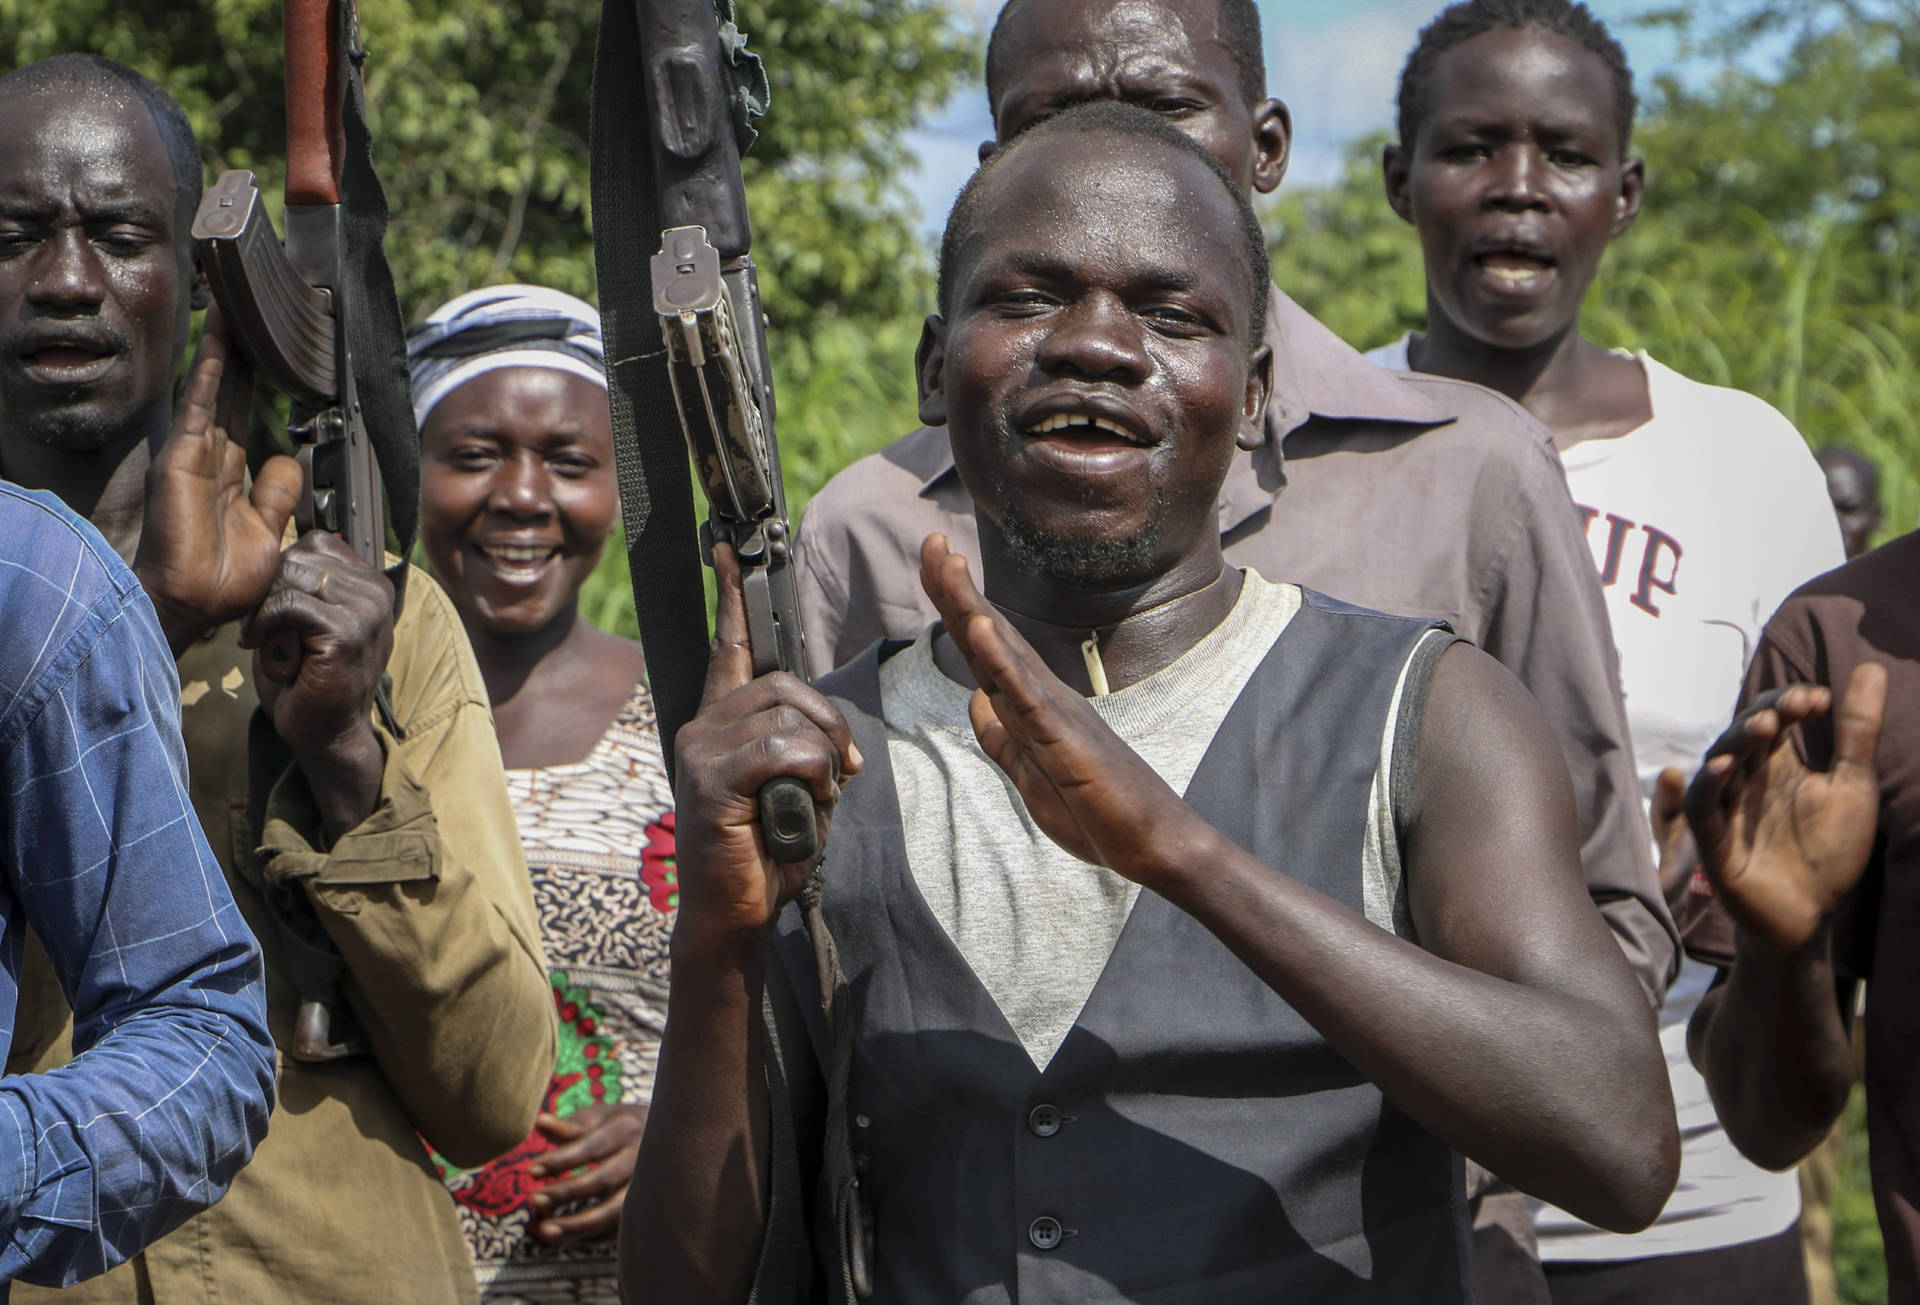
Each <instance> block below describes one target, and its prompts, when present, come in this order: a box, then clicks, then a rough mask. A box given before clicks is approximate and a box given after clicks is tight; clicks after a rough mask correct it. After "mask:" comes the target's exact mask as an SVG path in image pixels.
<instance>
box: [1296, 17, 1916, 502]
mask: <svg viewBox="0 0 1920 1305" xmlns="http://www.w3.org/2000/svg"><path fill="white" fill-rule="evenodd" d="M1911 7H1912V5H1911V4H1910V0H1880V2H1879V3H1868V2H1867V0H1859V2H1858V3H1849V2H1845V0H1833V2H1832V3H1828V4H1824V5H1811V6H1801V5H1799V4H1797V3H1796V4H1794V5H1792V6H1790V7H1789V6H1787V5H1785V4H1782V5H1781V6H1779V7H1778V9H1777V10H1776V9H1775V8H1773V7H1770V6H1751V7H1747V8H1743V9H1740V10H1739V11H1738V12H1737V13H1734V12H1732V11H1729V12H1728V13H1727V15H1726V16H1725V17H1724V20H1723V21H1724V25H1723V26H1722V27H1721V28H1718V29H1716V30H1717V31H1720V32H1722V33H1727V32H1732V33H1735V34H1736V35H1739V34H1744V35H1743V36H1742V39H1746V40H1753V39H1759V38H1760V37H1761V36H1771V37H1772V38H1773V39H1774V40H1776V41H1782V40H1784V42H1785V43H1784V46H1783V47H1782V52H1781V54H1780V55H1779V57H1778V60H1777V63H1774V62H1773V61H1767V62H1768V63H1769V64H1771V66H1765V67H1764V68H1763V70H1762V71H1754V70H1753V69H1752V68H1750V67H1748V66H1747V64H1748V63H1751V62H1753V61H1751V60H1749V61H1745V62H1743V63H1740V64H1735V63H1728V64H1727V65H1726V66H1725V69H1724V70H1723V71H1722V72H1721V73H1720V74H1719V75H1718V76H1716V77H1713V78H1711V79H1710V80H1708V81H1706V82H1705V83H1704V84H1699V85H1689V84H1688V83H1686V82H1683V81H1681V80H1680V79H1677V78H1673V77H1666V78H1662V79H1660V80H1659V81H1657V82H1656V84H1655V87H1654V93H1653V94H1652V95H1651V96H1650V97H1649V100H1650V108H1649V111H1648V112H1647V114H1646V115H1645V116H1644V119H1643V122H1642V125H1641V127H1640V129H1639V131H1638V132H1637V134H1636V137H1635V148H1636V150H1637V151H1638V152H1640V153H1641V154H1642V155H1643V156H1644V157H1645V159H1646V161H1647V175H1648V188H1647V199H1646V204H1645V207H1644V209H1643V210H1642V213H1641V216H1640V220H1639V222H1638V224H1637V225H1636V226H1635V227H1634V229H1633V230H1632V231H1631V232H1630V233H1628V235H1627V236H1626V237H1624V238H1623V239H1621V240H1620V241H1618V242H1616V244H1615V246H1614V248H1613V250H1612V251H1611V252H1610V254H1609V255H1608V259H1607V262H1606V264H1605V265H1604V267H1603V268H1602V271H1601V275H1600V278H1599V280H1598V281H1597V282H1596V284H1595V287H1594V291H1593V293H1592V294H1591V295H1590V296H1589V297H1588V301H1587V305H1586V312H1585V319H1584V325H1585V328H1586V330H1587V331H1588V333H1589V334H1590V335H1591V336H1592V337H1593V338H1594V339H1597V340H1599V341H1601V342H1602V343H1605V344H1608V345H1617V346H1623V347H1628V348H1644V349H1646V350H1648V351H1649V352H1651V353H1653V354H1655V355H1657V356H1659V357H1660V358H1661V359H1662V360H1663V361H1665V362H1667V363H1668V364H1670V365H1672V366H1674V367H1676V368H1678V369H1679V370H1680V371H1682V372H1685V373H1686V374H1688V375H1691V376H1694V377H1697V378H1699V379H1701V380H1704V381H1708V382H1711V383H1714V384H1719V385H1732V386H1737V387H1739V388H1740V389H1744V390H1750V391H1752V392H1754V393H1756V394H1759V395H1761V396H1763V397H1764V398H1766V399H1767V400H1768V401H1770V402H1771V403H1773V404H1774V405H1775V406H1777V407H1778V408H1780V409H1781V410H1782V411H1783V412H1785V413H1786V414H1787V416H1788V417H1790V418H1791V419H1792V420H1793V421H1794V422H1795V423H1796V424H1797V425H1798V426H1799V427H1800V430H1801V432H1802V433H1803V434H1804V435H1805V436H1806V437H1807V439H1808V441H1809V442H1810V443H1812V444H1814V445H1816V446H1818V445H1822V444H1827V443H1842V444H1849V445H1852V446H1854V447H1856V448H1858V449H1860V450H1861V451H1862V452H1864V453H1866V454H1867V455H1868V456H1870V457H1872V458H1873V459H1874V460H1875V461H1876V462H1877V463H1878V464H1879V465H1880V467H1881V468H1882V471H1883V475H1884V481H1885V485H1884V492H1885V497H1886V505H1887V522H1888V526H1887V529H1888V531H1889V533H1894V532H1898V531H1904V530H1907V529H1911V528H1912V527H1913V525H1914V522H1915V520H1916V518H1920V151H1916V150H1915V149H1914V148H1913V145H1914V143H1915V140H1916V137H1915V125H1914V124H1915V123H1916V122H1920V25H1915V24H1913V23H1912V22H1911V21H1908V20H1907V19H1906V18H1904V17H1898V16H1897V14H1896V11H1898V15H1904V14H1905V13H1906V11H1907V10H1908V9H1909V8H1911ZM1869 11H1871V12H1869ZM1821 14H1824V15H1825V18H1824V19H1822V18H1821ZM1809 15H1812V16H1811V17H1810V16H1809ZM1840 18H1846V19H1847V21H1838V20H1839V19H1840ZM1725 39H1729V40H1730V39H1732V38H1731V37H1728V38H1725ZM1715 48H1722V47H1719V46H1716V47H1715ZM1383 143H1384V140H1383V139H1379V138H1376V139H1371V140H1367V141H1363V142H1360V143H1359V144H1357V145H1356V146H1355V147H1354V150H1353V153H1352V155H1351V156H1350V158H1349V160H1348V164H1347V167H1346V170H1345V172H1344V174H1343V175H1342V177H1341V178H1340V180H1339V181H1338V183H1337V184H1335V185H1333V186H1331V187H1327V188H1324V189H1317V190H1315V189H1306V190H1297V191H1294V192H1292V193H1287V194H1283V196H1282V198H1281V199H1279V200H1278V202H1277V203H1275V204H1274V205H1273V206H1272V208H1271V210H1270V213H1269V220H1270V232H1271V234H1272V237H1273V240H1274V272H1275V278H1276V280H1277V281H1278V282H1279V283H1280V285H1281V286H1282V287H1283V288H1285V289H1287V290H1289V291H1290V292H1291V293H1293V294H1294V295H1295V297H1296V298H1298V299H1300V301H1301V302H1302V303H1303V304H1305V305H1306V307H1307V308H1308V309H1309V310H1311V311H1312V312H1314V313H1316V314H1318V315H1319V316H1321V317H1322V319H1323V320H1325V321H1326V322H1327V323H1328V324H1329V325H1330V326H1332V327H1333V329H1334V330H1336V331H1338V332H1340V333H1341V334H1342V335H1343V336H1345V337H1346V338H1347V339H1349V340H1351V341H1353V342H1354V343H1355V344H1357V345H1361V346H1363V347H1369V346H1372V345H1375V344H1379V343H1381V342H1383V341H1385V340H1388V339H1392V338H1394V337H1395V336H1397V335H1399V334H1400V333H1401V332H1403V331H1406V330H1409V329H1417V328H1418V327H1419V326H1420V324H1421V323H1422V322H1423V321H1424V318H1425V298H1424V291H1423V289H1422V285H1423V277H1422V271H1421V263H1420V251H1419V246H1418V243H1417V241H1416V240H1415V238H1414V235H1413V232H1412V230H1411V228H1409V227H1407V226H1406V225H1405V224H1403V223H1401V222H1400V221H1399V219H1397V218H1396V217H1395V216H1394V215H1393V213H1392V211H1391V210H1390V209H1388V207H1387V205H1386V201H1385V198H1384V195H1383V192H1382V187H1381V180H1380V162H1379V160H1380V147H1381V145H1382V144H1383Z"/></svg>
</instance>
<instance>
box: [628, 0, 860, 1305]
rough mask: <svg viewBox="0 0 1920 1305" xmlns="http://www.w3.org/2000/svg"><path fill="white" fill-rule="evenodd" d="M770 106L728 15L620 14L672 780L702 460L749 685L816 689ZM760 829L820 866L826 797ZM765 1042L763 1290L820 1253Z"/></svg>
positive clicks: (792, 858)
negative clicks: (736, 585)
mask: <svg viewBox="0 0 1920 1305" xmlns="http://www.w3.org/2000/svg"><path fill="white" fill-rule="evenodd" d="M766 98H767V82H766V74H765V72H764V70H763V69H762V68H761V66H760V61H759V59H758V58H756V57H755V56H753V55H750V54H748V53H747V51H746V48H745V41H744V38H743V37H741V35H740V33H739V31H738V29H737V28H736V27H735V26H734V24H733V3H732V0H605V3H604V5H603V8H602V10H601V20H600V44H599V49H598V52H597V55H596V60H595V66H594V114H593V206H594V254H595V260H596V263H597V267H598V271H599V280H600V300H601V315H602V322H603V328H604V331H605V335H606V343H607V360H608V367H609V372H610V375H609V388H610V397H611V400H612V405H613V418H614V450H615V453H616V455H617V459H618V462H619V473H620V487H621V511H622V516H623V517H624V520H625V523H626V530H627V549H628V562H629V566H630V570H631V573H632V576H633V584H634V601H635V605H636V607H637V609H638V614H639V618H640V631H641V636H642V641H643V642H644V643H645V645H646V651H647V664H648V669H649V675H650V678H651V683H652V686H653V693H654V702H655V708H656V710H657V712H658V716H659V721H660V741H661V746H662V748H663V750H664V751H665V754H666V760H667V765H668V768H669V772H670V773H671V771H672V768H673V766H674V751H673V741H674V736H675V734H676V733H677V731H678V729H679V727H680V726H681V725H682V724H684V723H685V722H686V721H688V720H690V719H692V717H693V715H694V713H695V712H696V711H697V710H698V709H699V704H700V697H701V691H702V686H703V681H704V676H705V669H706V664H707V624H706V598H705V593H704V590H703V588H702V586H701V583H700V576H699V570H698V561H696V560H695V557H696V555H695V551H694V541H695V530H694V524H693V511H692V492H691V488H690V486H689V484H688V476H687V459H688V455H689V454H691V456H692V459H693V464H694V467H695V469H696V471H697V473H698V476H699V480H700V487H701V489H702V491H703V492H704V493H705V495H706V499H707V507H708V513H707V520H706V522H705V523H704V524H703V525H702V526H700V528H699V531H698V540H699V545H700V554H701V555H703V556H704V560H705V561H706V562H707V563H708V564H711V563H712V560H713V558H712V550H713V546H714V544H715V543H717V542H723V541H724V542H725V543H727V544H729V545H731V546H732V548H733V551H734V553H735V555H736V556H737V557H738V558H739V560H740V567H741V573H742V578H743V580H744V582H745V594H746V608H747V626H748V634H749V639H750V642H751V645H752V652H753V663H754V667H753V669H754V673H755V674H756V675H764V674H767V673H769V672H771V671H775V670H784V671H787V672H789V673H791V674H794V675H799V676H801V677H803V678H804V677H805V675H806V667H805V661H804V658H803V655H802V653H803V648H802V637H801V631H800V621H799V614H798V608H797V603H796V600H795V594H794V585H793V572H792V562H793V557H792V529H791V527H790V525H789V523H788V520H787V510H786V491H785V487H784V484H783V482H782V480H781V475H780V456H779V447H778V445H777V444H776V442H775V440H774V403H773V387H772V377H771V373H770V371H769V364H768V354H767V340H766V327H765V323H766V319H765V316H764V314H763V313H762V311H761V307H760V290H759V284H758V280H757V276H756V274H755V271H754V264H753V259H752V257H751V254H750V251H751V248H752V240H753V237H752V229H751V226H750V224H749V222H748V219H747V205H746V188H745V186H744V184H743V183H742V180H741V176H740V154H741V151H742V150H744V149H745V148H747V147H748V146H750V145H751V144H752V143H753V140H754V130H753V127H752V123H751V119H752V117H754V116H756V115H757V114H759V113H762V112H764V111H765V108H766ZM655 250H657V251H658V252H657V253H655V252H653V251H655ZM760 829H761V835H762V837H763V838H764V840H765V842H766V845H767V850H768V852H769V854H770V855H772V856H773V857H774V858H775V859H777V860H781V861H787V862H797V861H805V860H808V859H810V858H813V857H814V856H816V854H817V853H818V852H819V850H820V849H819V847H818V836H817V825H816V819H815V813H814V808H813V799H812V795H811V793H810V792H809V791H808V789H807V787H806V786H805V785H804V784H802V783H801V782H800V781H799V780H797V779H793V778H781V779H775V780H773V781H771V782H770V783H768V784H767V785H766V786H765V787H764V788H763V789H761V791H760ZM824 866H825V861H824V859H822V860H821V861H820V862H818V863H816V865H815V867H814V871H813V875H812V877H811V878H810V879H809V881H808V883H807V886H806V888H805V889H804V890H803V891H802V893H801V896H800V906H801V909H802V912H803V914H804V918H805V921H806V927H807V932H808V934H809V936H810V937H811V940H812V945H813V953H814V961H815V967H816V970H817V976H818V981H819V989H820V1002H821V1011H822V1015H823V1017H824V1020H825V1024H826V1029H827V1035H828V1042H829V1047H830V1051H829V1062H830V1063H829V1064H828V1066H827V1069H826V1073H827V1090H828V1109H827V1126H826V1138H825V1157H824V1161H825V1167H826V1181H827V1184H828V1189H829V1191H830V1192H832V1194H833V1195H832V1200H833V1203H834V1206H835V1210H834V1218H835V1222H836V1226H837V1228H838V1229H839V1233H840V1238H841V1252H842V1253H841V1266H840V1267H841V1270H842V1273H841V1285H842V1287H843V1288H844V1295H846V1296H848V1297H852V1296H865V1295H867V1294H868V1293H869V1292H870V1290H871V1271H870V1265H871V1256H872V1249H871V1242H872V1239H871V1232H870V1229H871V1227H872V1222H871V1217H870V1214H869V1212H868V1210H867V1202H866V1196H865V1192H864V1190H863V1184H862V1181H861V1172H862V1170H863V1169H864V1165H863V1164H862V1163H861V1162H859V1161H857V1160H856V1158H855V1155H854V1150H855V1148H854V1145H853V1139H852V1137H851V1131H852V1127H853V1125H852V1123H851V1121H850V1120H849V1112H848V1109H847V1078H848V1072H849V1067H850V1063H851V1058H852V1037H851V1027H850V1024H849V1023H848V1021H847V1020H845V1019H844V1018H841V1019H836V1018H835V1016H836V1013H837V1012H838V1013H844V1012H845V1010H846V1005H845V1001H844V996H845V993H846V991H847V981H846V976H845V974H844V973H843V972H842V970H841V967H840V962H839V958H838V955H837V952H836V950H835V948H834V944H833V938H832V936H831V934H830V933H829V932H828V929H827V923H826V917H825V915H824V913H823V911H822V905H821V903H822V892H823V888H824V882H825V879H824ZM764 1027H765V1028H766V1031H767V1039H766V1046H767V1048H768V1053H767V1059H768V1080H769V1082H768V1087H769V1096H770V1098H771V1101H772V1114H773V1119H772V1142H773V1162H774V1174H773V1181H772V1191H773V1200H772V1206H771V1208H770V1211H769V1217H768V1223H767V1233H766V1238H765V1241H764V1243H763V1246H762V1250H761V1262H760V1272H759V1275H758V1276H759V1278H760V1280H761V1281H762V1282H766V1281H768V1280H769V1279H770V1278H772V1279H778V1278H781V1277H783V1276H786V1275H788V1274H790V1273H792V1272H794V1271H795V1269H794V1265H795V1264H796V1263H797V1262H798V1261H799V1258H800V1247H801V1244H802V1243H803V1242H804V1231H803V1230H802V1229H800V1227H799V1224H798V1220H797V1210H798V1208H799V1207H798V1180H797V1158H796V1156H795V1150H794V1148H795V1141H794V1137H793V1126H792V1119H791V1115H790V1107H789V1105H788V1102H787V1099H786V1096H785V1092H784V1086H783V1085H784V1083H785V1076H786V1067H785V1065H784V1063H783V1062H782V1059H781V1054H782V1053H781V1051H780V1047H779V1041H780V1039H779V1031H778V1030H777V1029H776V1028H775V1027H774V1025H773V1021H772V1019H771V1017H770V1016H769V1017H768V1018H767V1019H766V1021H765V1025H764ZM761 1296H762V1293H761V1292H759V1291H756V1293H755V1298H756V1299H759V1298H761Z"/></svg>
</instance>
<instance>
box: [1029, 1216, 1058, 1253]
mask: <svg viewBox="0 0 1920 1305" xmlns="http://www.w3.org/2000/svg"><path fill="white" fill-rule="evenodd" d="M1027 1240H1028V1241H1030V1242H1032V1243H1033V1244H1034V1245H1035V1246H1038V1247H1039V1248H1040V1249H1041V1250H1043V1251H1050V1250H1052V1249H1053V1248H1054V1247H1056V1246H1058V1245H1059V1244H1060V1221H1059V1220H1058V1219H1056V1218H1054V1217H1053V1216H1052V1215H1050V1214H1043V1215H1041V1216H1040V1217H1039V1218H1038V1219H1035V1220H1034V1221H1033V1222H1032V1223H1031V1224H1030V1225H1028V1227H1027Z"/></svg>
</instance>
